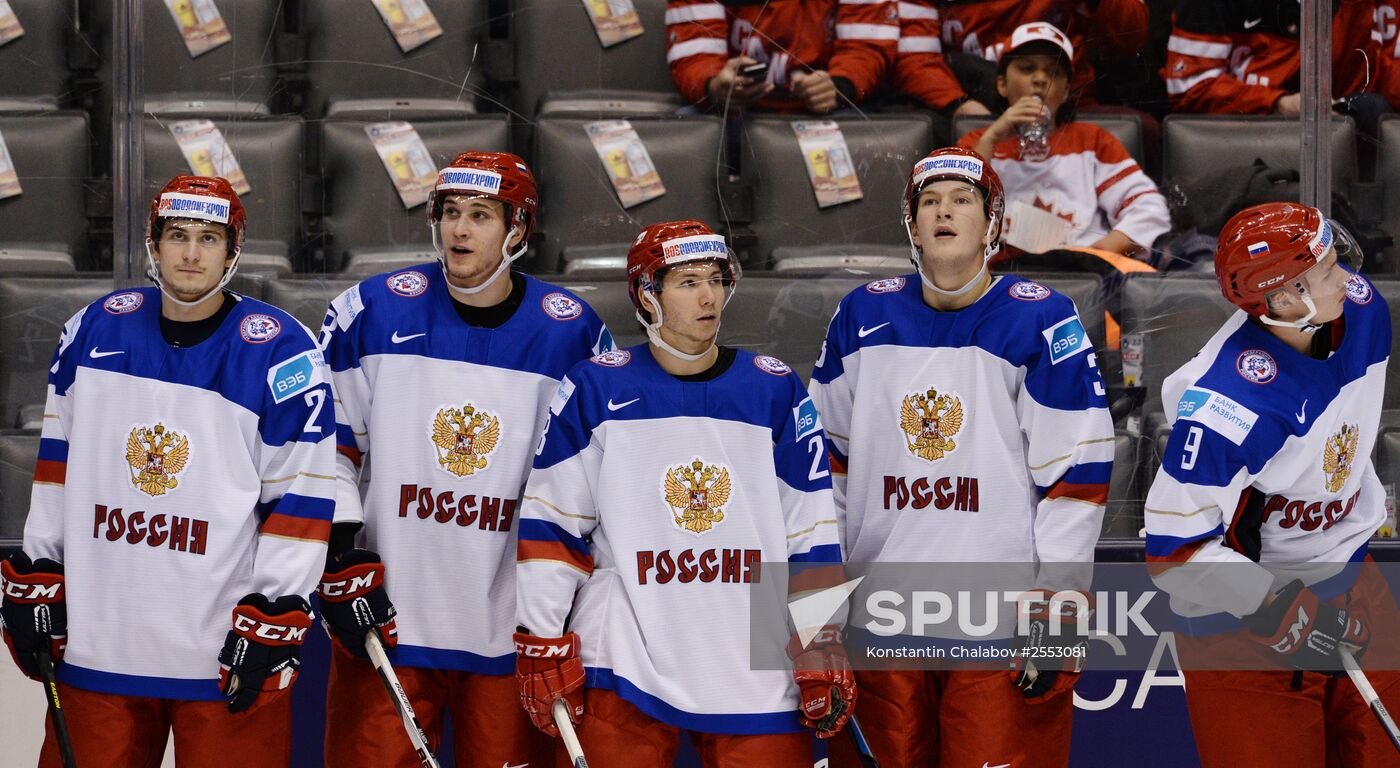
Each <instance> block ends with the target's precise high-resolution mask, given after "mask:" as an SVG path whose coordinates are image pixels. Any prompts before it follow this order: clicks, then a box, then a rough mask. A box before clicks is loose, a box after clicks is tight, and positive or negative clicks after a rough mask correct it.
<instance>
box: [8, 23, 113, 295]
mask: <svg viewBox="0 0 1400 768" xmlns="http://www.w3.org/2000/svg"><path fill="white" fill-rule="evenodd" d="M20 39H21V40H23V39H24V38H20ZM3 50H4V48H0V51H3ZM0 134H4V136H5V145H6V146H7V147H8V148H9V151H10V158H11V159H12V160H13V161H14V164H15V171H16V172H17V173H18V175H19V183H20V187H21V188H22V189H23V193H22V194H20V195H19V196H18V197H11V198H7V199H5V200H0V247H3V248H7V249H16V250H28V251H33V252H36V253H34V254H32V255H31V256H28V257H25V258H24V259H23V260H28V261H34V262H43V263H44V264H45V265H48V266H53V267H54V268H55V269H58V268H59V267H60V266H61V265H59V264H58V263H59V262H64V261H66V262H67V264H68V267H67V269H69V270H71V269H72V265H73V264H74V263H75V262H76V263H77V264H80V265H81V264H84V263H85V257H86V253H87V216H86V205H85V201H84V197H85V196H84V192H83V189H84V185H85V183H86V182H87V179H88V177H89V176H90V175H91V170H90V167H89V159H88V158H89V157H90V156H91V149H92V137H91V135H90V134H89V133H88V120H87V116H86V115H84V114H83V113H82V112H77V111H60V112H48V113H44V114H31V115H3V114H0ZM54 241H59V242H58V244H57V245H55V244H54ZM44 252H47V255H44ZM13 260H14V261H19V260H21V259H20V257H18V256H16V257H15V258H14V259H13ZM6 261H10V260H6ZM9 266H11V265H10V264H6V267H7V268H8V267H9ZM34 266H35V267H36V268H40V265H39V264H37V263H36V264H34ZM18 271H33V270H30V269H23V270H18ZM43 271H50V270H48V269H44V270H43Z"/></svg>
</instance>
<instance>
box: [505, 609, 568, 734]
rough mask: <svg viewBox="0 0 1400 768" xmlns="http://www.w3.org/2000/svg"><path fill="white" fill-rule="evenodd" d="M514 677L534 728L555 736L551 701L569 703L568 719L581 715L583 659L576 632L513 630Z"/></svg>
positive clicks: (521, 700) (555, 728)
mask: <svg viewBox="0 0 1400 768" xmlns="http://www.w3.org/2000/svg"><path fill="white" fill-rule="evenodd" d="M515 676H516V677H517V678H519V679H520V703H521V704H522V705H524V707H525V711H526V712H529V713H530V719H531V720H533V721H534V722H535V727H536V728H539V729H540V730H541V731H544V732H545V733H547V734H549V735H550V736H554V737H556V738H557V737H558V736H559V728H558V727H556V726H555V725H554V710H553V707H554V700H555V699H560V698H562V699H564V700H565V701H567V702H568V703H569V719H570V720H573V721H574V724H575V725H577V724H578V722H579V720H580V719H582V718H583V662H582V661H581V660H579V657H578V635H576V634H574V633H573V632H569V633H567V634H565V635H564V636H563V637H553V638H550V637H535V636H534V635H531V634H528V633H526V632H516V633H515Z"/></svg>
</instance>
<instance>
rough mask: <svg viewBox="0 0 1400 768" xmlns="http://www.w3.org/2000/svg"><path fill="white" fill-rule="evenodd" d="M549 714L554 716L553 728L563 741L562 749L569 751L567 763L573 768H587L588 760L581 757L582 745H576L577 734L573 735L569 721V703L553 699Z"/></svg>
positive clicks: (571, 722)
mask: <svg viewBox="0 0 1400 768" xmlns="http://www.w3.org/2000/svg"><path fill="white" fill-rule="evenodd" d="M551 714H553V715H554V727H556V728H558V729H559V736H560V737H561V738H563V739H564V748H565V749H567V750H569V761H570V763H571V764H572V765H573V768H588V758H586V757H584V756H583V745H582V744H580V743H578V734H577V733H574V721H572V720H570V719H569V703H568V702H567V701H565V700H564V699H563V698H562V697H561V698H558V699H555V700H554V708H553V710H552V711H551Z"/></svg>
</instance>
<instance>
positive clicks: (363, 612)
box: [316, 549, 399, 659]
mask: <svg viewBox="0 0 1400 768" xmlns="http://www.w3.org/2000/svg"><path fill="white" fill-rule="evenodd" d="M316 594H318V595H320V596H321V626H323V627H325V628H326V634H328V635H330V636H331V638H332V639H334V640H336V641H338V642H336V643H335V645H337V646H339V647H340V648H341V649H343V650H345V651H348V652H349V653H350V654H352V655H354V656H359V657H360V658H362V659H368V658H369V653H368V652H367V651H366V650H365V635H366V634H367V633H368V632H369V631H370V630H371V629H373V630H374V631H375V632H377V633H378V634H379V640H380V642H382V643H383V644H384V647H385V648H393V647H394V646H395V645H397V644H398V642H399V629H398V625H397V623H396V622H395V621H394V616H395V615H396V614H397V613H398V611H396V610H395V609H394V604H393V602H391V601H390V600H389V593H388V592H386V591H385V590H384V564H383V563H382V562H380V560H379V555H376V554H375V553H373V552H370V551H369V550H365V549H351V550H347V551H345V552H342V553H340V554H338V555H334V556H332V557H330V558H328V559H327V560H326V572H325V574H323V575H322V576H321V583H320V585H319V586H317V587H316Z"/></svg>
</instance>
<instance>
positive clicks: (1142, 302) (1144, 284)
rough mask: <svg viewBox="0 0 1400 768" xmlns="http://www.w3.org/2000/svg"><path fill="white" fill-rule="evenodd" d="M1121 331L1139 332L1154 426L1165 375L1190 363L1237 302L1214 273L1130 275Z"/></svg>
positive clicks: (1146, 408) (1148, 406)
mask: <svg viewBox="0 0 1400 768" xmlns="http://www.w3.org/2000/svg"><path fill="white" fill-rule="evenodd" d="M1122 296H1123V311H1122V315H1121V317H1120V319H1121V322H1122V333H1123V336H1124V337H1126V336H1128V335H1129V334H1134V333H1140V334H1142V338H1143V345H1142V369H1143V371H1142V381H1141V382H1139V383H1141V384H1142V385H1143V386H1145V387H1146V388H1147V393H1146V394H1147V396H1146V400H1145V401H1144V402H1143V413H1144V414H1146V416H1147V417H1148V420H1149V434H1150V427H1151V426H1154V425H1155V424H1160V423H1161V418H1162V381H1163V380H1164V379H1165V378H1166V377H1167V376H1168V375H1170V374H1171V373H1172V372H1173V371H1175V370H1176V369H1178V368H1180V367H1181V366H1182V365H1185V364H1186V361H1188V360H1190V359H1191V358H1192V357H1193V356H1195V354H1196V353H1197V352H1199V351H1200V349H1201V347H1203V346H1205V343H1206V342H1207V341H1209V340H1210V337H1211V336H1213V335H1215V332H1216V331H1217V330H1219V329H1220V326H1221V325H1222V324H1224V322H1225V321H1226V320H1227V319H1229V317H1230V316H1231V315H1233V314H1234V313H1235V307H1234V306H1233V305H1231V304H1230V303H1229V302H1227V301H1225V298H1224V297H1223V296H1221V295H1220V286H1219V285H1217V284H1216V282H1215V280H1214V279H1213V277H1211V276H1205V275H1201V276H1193V277H1166V276H1162V275H1158V274H1150V273H1149V274H1133V275H1129V276H1128V278H1127V280H1126V281H1124V283H1123V294H1122Z"/></svg>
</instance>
